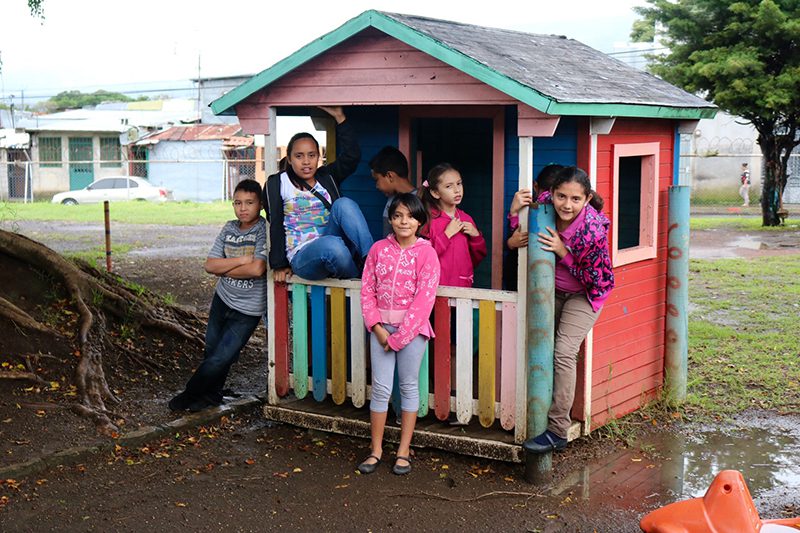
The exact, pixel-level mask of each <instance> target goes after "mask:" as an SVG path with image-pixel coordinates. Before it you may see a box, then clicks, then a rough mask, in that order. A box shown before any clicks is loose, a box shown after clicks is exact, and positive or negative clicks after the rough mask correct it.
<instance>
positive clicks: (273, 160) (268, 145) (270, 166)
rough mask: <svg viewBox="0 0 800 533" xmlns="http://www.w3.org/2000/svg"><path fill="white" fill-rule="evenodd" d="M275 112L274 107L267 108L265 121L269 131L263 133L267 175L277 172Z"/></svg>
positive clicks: (276, 122)
mask: <svg viewBox="0 0 800 533" xmlns="http://www.w3.org/2000/svg"><path fill="white" fill-rule="evenodd" d="M277 116H278V115H277V112H276V110H275V108H274V107H272V106H270V107H268V108H267V121H268V124H269V131H268V132H267V133H266V135H264V172H265V174H266V175H267V176H271V175H272V174H275V173H276V172H278V160H277V157H276V156H277V155H278V131H277V128H278V125H277V124H278V119H277Z"/></svg>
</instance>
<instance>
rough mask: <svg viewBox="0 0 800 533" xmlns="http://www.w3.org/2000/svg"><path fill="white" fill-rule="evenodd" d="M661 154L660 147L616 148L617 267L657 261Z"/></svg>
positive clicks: (614, 247)
mask: <svg viewBox="0 0 800 533" xmlns="http://www.w3.org/2000/svg"><path fill="white" fill-rule="evenodd" d="M658 151H659V144H658V143H642V144H620V145H615V146H614V207H613V209H614V211H613V213H614V226H613V231H614V234H613V236H612V239H611V241H612V261H613V263H614V266H620V265H625V264H628V263H633V262H636V261H643V260H645V259H652V258H654V257H656V228H657V213H658V172H657V169H658Z"/></svg>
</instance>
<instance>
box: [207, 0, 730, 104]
mask: <svg viewBox="0 0 800 533" xmlns="http://www.w3.org/2000/svg"><path fill="white" fill-rule="evenodd" d="M369 27H373V28H375V29H378V30H380V31H382V32H384V33H386V34H387V35H389V36H391V37H394V38H395V39H398V40H399V41H402V42H404V43H405V44H407V45H409V46H411V47H414V48H416V49H417V50H420V51H422V52H424V53H426V54H428V55H430V56H431V57H434V58H436V59H438V60H440V61H442V62H443V63H446V64H447V65H450V66H451V67H453V68H456V69H458V70H460V71H461V72H464V73H465V74H468V75H469V76H472V77H473V78H475V79H477V80H479V81H481V82H483V83H485V84H487V85H489V86H490V87H493V88H495V89H497V90H498V91H500V92H502V93H504V94H507V95H508V96H510V97H511V98H514V99H515V100H518V101H520V102H522V103H524V104H527V105H529V106H531V107H533V108H534V109H538V110H539V111H541V112H543V113H547V114H550V115H575V116H609V117H610V116H624V117H638V118H664V119H701V118H711V117H713V116H714V115H715V114H716V111H717V110H716V109H715V108H713V107H670V106H659V105H646V104H641V103H627V104H626V103H607V102H606V103H597V102H559V101H557V100H556V99H554V98H552V97H549V96H546V95H544V94H542V93H540V92H538V91H536V90H535V89H533V88H531V87H530V86H528V85H525V84H523V83H520V82H519V81H517V80H516V79H514V78H511V77H509V76H507V75H505V74H502V73H500V72H498V71H496V70H494V69H492V68H491V67H489V66H487V65H485V64H484V63H481V62H480V61H477V60H476V59H474V58H473V57H470V56H469V55H466V54H464V53H462V52H461V51H459V50H456V49H454V48H452V47H450V46H448V45H446V44H445V43H443V42H441V41H439V40H437V39H435V38H434V37H432V36H430V35H428V34H426V33H423V32H421V31H419V30H417V29H415V28H413V27H411V26H408V25H406V24H404V23H402V22H400V21H398V20H395V19H394V18H392V17H391V16H390V15H387V14H384V13H381V12H379V11H374V10H370V11H365V12H364V13H362V14H361V15H359V16H357V17H355V18H353V19H351V20H349V21H347V22H346V23H344V24H343V25H342V26H340V27H339V28H337V29H335V30H333V31H331V32H330V33H327V34H325V35H323V36H322V37H320V38H318V39H316V40H314V41H312V42H311V43H309V44H307V45H306V46H304V47H303V48H301V49H300V50H298V51H297V52H295V53H294V54H292V55H290V56H288V57H286V58H285V59H283V60H281V61H279V62H277V63H276V64H275V65H273V66H272V67H270V68H268V69H266V70H264V71H262V72H261V73H259V74H257V75H256V76H254V77H253V78H251V79H250V80H248V81H246V82H245V83H243V84H242V85H240V86H238V87H236V88H235V89H233V90H231V91H230V92H229V93H227V94H225V95H223V96H222V97H220V98H219V99H217V100H215V101H214V102H212V103H211V110H212V111H213V112H214V113H215V114H217V115H224V114H229V115H232V114H234V113H235V110H234V107H235V106H236V105H237V104H239V103H240V102H242V101H244V100H245V99H247V98H249V97H250V96H252V95H253V94H255V93H256V92H258V91H259V90H261V89H263V88H264V87H266V86H268V85H269V84H271V83H273V82H274V81H275V80H277V79H279V78H281V77H282V76H284V75H286V74H287V73H289V72H291V71H292V70H294V69H296V68H298V67H299V66H301V65H303V64H304V63H306V62H307V61H310V60H311V59H313V58H315V57H317V56H318V55H320V54H322V53H324V52H325V51H327V50H329V49H330V48H332V47H334V46H336V45H338V44H340V43H342V42H343V41H346V40H347V39H349V38H350V37H352V36H354V35H355V34H357V33H358V32H360V31H362V30H364V29H366V28H369Z"/></svg>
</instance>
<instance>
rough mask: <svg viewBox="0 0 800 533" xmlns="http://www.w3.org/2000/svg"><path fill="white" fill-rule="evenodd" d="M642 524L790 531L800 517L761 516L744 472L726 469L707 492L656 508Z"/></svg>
mask: <svg viewBox="0 0 800 533" xmlns="http://www.w3.org/2000/svg"><path fill="white" fill-rule="evenodd" d="M639 527H641V528H642V531H644V532H645V533H762V532H763V533H768V532H774V533H779V532H787V533H788V532H791V531H800V517H798V518H789V519H785V520H761V519H760V518H759V516H758V511H756V506H755V505H754V504H753V498H752V497H751V496H750V491H749V490H747V484H746V483H745V482H744V478H743V477H742V474H741V472H738V471H736V470H723V471H722V472H720V473H719V474H717V477H715V478H714V481H713V482H712V483H711V486H710V487H708V490H707V491H706V495H705V496H703V497H702V498H693V499H691V500H686V501H683V502H677V503H673V504H670V505H667V506H665V507H662V508H661V509H656V510H655V511H653V512H652V513H650V514H648V515H647V516H645V517H644V518H642V520H641V522H639Z"/></svg>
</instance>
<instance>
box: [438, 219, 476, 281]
mask: <svg viewBox="0 0 800 533" xmlns="http://www.w3.org/2000/svg"><path fill="white" fill-rule="evenodd" d="M456 217H458V218H459V219H460V220H462V221H464V222H469V223H471V224H473V225H474V224H475V221H474V220H472V217H471V216H469V215H468V214H466V213H465V212H464V211H462V210H460V209H456ZM451 220H452V219H451V218H450V216H449V215H447V214H446V213H444V212H442V211H433V212H432V213H431V222H430V224H429V225H428V238H429V239H430V240H431V244H432V245H433V249H434V250H436V254H437V255H438V256H439V262H440V263H441V265H442V279H441V280H440V284H441V285H452V286H455V287H472V281H473V278H474V277H475V267H476V266H478V263H480V262H481V261H482V260H483V258H484V257H486V241H485V240H484V239H483V235H478V236H477V237H469V236H467V235H465V234H464V233H457V234H456V235H453V237H452V238H450V239H448V238H447V235H445V234H444V229H445V228H446V227H447V225H448V224H449V223H450V221H451Z"/></svg>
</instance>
